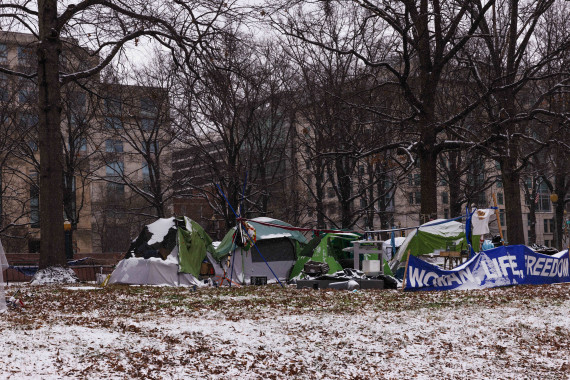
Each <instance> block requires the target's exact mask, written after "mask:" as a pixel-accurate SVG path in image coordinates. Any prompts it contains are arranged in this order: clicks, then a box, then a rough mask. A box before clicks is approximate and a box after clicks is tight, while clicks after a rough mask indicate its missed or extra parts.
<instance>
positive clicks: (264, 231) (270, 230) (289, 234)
mask: <svg viewBox="0 0 570 380" xmlns="http://www.w3.org/2000/svg"><path fill="white" fill-rule="evenodd" d="M256 220H258V221H261V222H266V223H271V224H277V225H281V226H287V227H292V226H291V225H290V224H289V223H285V222H283V221H281V220H278V219H272V218H256V219H253V220H249V221H248V222H247V223H249V224H250V225H252V226H253V228H255V234H256V238H257V240H258V241H259V240H263V239H274V238H278V237H286V238H289V239H292V240H294V241H295V247H296V248H297V251H298V249H299V244H298V243H300V244H302V245H304V244H306V243H307V238H305V236H304V235H303V234H302V233H300V232H299V231H290V230H286V229H284V228H279V227H271V226H266V225H263V224H259V223H256V222H255V221H256ZM235 232H236V228H235V227H233V228H232V229H230V230H229V231H228V233H227V234H226V235H225V236H224V238H223V239H222V241H221V242H220V245H218V247H217V248H216V251H215V252H214V253H213V254H212V257H213V258H214V259H215V260H216V261H218V262H219V261H220V260H221V259H223V258H224V257H226V256H227V255H229V254H230V253H231V251H232V249H233V248H234V247H233V236H234V234H235Z"/></svg>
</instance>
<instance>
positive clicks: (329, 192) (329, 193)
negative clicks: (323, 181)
mask: <svg viewBox="0 0 570 380" xmlns="http://www.w3.org/2000/svg"><path fill="white" fill-rule="evenodd" d="M327 196H328V197H329V198H334V187H332V186H329V187H328V188H327Z"/></svg>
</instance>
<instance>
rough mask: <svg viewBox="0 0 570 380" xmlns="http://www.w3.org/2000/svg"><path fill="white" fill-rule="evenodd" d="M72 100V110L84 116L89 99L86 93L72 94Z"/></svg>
mask: <svg viewBox="0 0 570 380" xmlns="http://www.w3.org/2000/svg"><path fill="white" fill-rule="evenodd" d="M70 95H71V99H70V101H71V102H70V103H71V104H70V106H71V109H72V110H74V111H75V112H76V113H80V114H83V113H85V110H86V105H87V97H86V95H85V93H84V92H78V91H76V92H72V93H71V94H70Z"/></svg>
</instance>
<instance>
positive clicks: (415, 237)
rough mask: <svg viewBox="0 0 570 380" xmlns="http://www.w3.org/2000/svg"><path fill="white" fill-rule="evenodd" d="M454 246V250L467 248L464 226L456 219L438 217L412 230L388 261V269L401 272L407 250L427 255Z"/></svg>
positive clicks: (415, 254)
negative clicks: (448, 219)
mask: <svg viewBox="0 0 570 380" xmlns="http://www.w3.org/2000/svg"><path fill="white" fill-rule="evenodd" d="M450 247H454V248H453V249H454V250H461V249H467V248H468V246H467V240H466V238H465V226H464V225H463V224H462V223H460V222H456V221H445V220H444V219H438V220H434V221H431V222H429V223H426V224H423V225H421V226H420V227H418V228H417V229H415V230H412V231H411V232H410V233H409V234H408V236H407V237H406V240H404V242H403V243H402V245H401V246H400V248H398V251H397V252H396V255H395V256H394V258H393V259H392V260H391V261H390V269H391V271H392V272H393V273H397V271H398V269H400V272H402V274H403V268H404V267H405V265H406V259H407V258H408V252H409V253H410V254H412V255H413V256H421V255H428V254H430V253H434V252H436V251H441V250H446V249H448V248H450Z"/></svg>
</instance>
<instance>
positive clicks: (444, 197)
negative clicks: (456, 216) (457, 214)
mask: <svg viewBox="0 0 570 380" xmlns="http://www.w3.org/2000/svg"><path fill="white" fill-rule="evenodd" d="M441 202H442V203H443V204H444V205H446V204H449V194H447V192H445V191H444V192H443V193H441ZM446 219H447V218H446Z"/></svg>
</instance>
